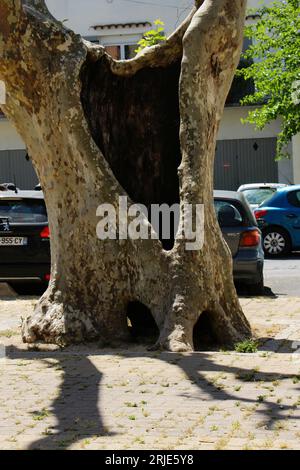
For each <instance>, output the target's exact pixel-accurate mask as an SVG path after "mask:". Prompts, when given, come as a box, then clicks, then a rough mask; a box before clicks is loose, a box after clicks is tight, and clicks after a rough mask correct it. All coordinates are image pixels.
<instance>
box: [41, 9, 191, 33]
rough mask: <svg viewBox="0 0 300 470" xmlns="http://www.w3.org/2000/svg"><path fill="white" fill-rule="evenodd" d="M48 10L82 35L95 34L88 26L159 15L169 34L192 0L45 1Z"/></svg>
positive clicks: (150, 20) (142, 20)
mask: <svg viewBox="0 0 300 470" xmlns="http://www.w3.org/2000/svg"><path fill="white" fill-rule="evenodd" d="M46 3H47V6H48V8H49V10H50V11H51V13H52V14H53V15H54V16H55V17H56V18H58V19H60V20H65V19H67V20H68V21H66V23H65V24H66V26H68V27H69V28H71V29H73V30H74V31H75V32H77V33H79V34H81V35H82V36H92V35H95V31H94V30H93V29H91V26H93V25H95V24H112V23H126V22H131V23H134V22H145V21H149V22H150V23H153V21H154V20H155V19H157V18H160V19H161V20H163V21H164V22H165V25H166V31H167V32H168V33H171V32H172V31H173V30H174V29H175V28H176V27H177V26H178V25H179V24H180V23H181V21H182V20H183V19H184V17H185V16H187V15H188V13H189V11H190V10H191V8H192V6H193V4H194V2H193V0H139V1H138V2H136V1H133V0H46Z"/></svg>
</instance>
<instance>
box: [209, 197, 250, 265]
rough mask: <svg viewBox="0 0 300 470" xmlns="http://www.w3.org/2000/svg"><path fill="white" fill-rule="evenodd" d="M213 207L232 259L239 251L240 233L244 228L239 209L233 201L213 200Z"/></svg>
mask: <svg viewBox="0 0 300 470" xmlns="http://www.w3.org/2000/svg"><path fill="white" fill-rule="evenodd" d="M214 205H215V210H216V214H217V218H218V222H219V225H220V228H221V230H222V234H223V237H224V238H225V240H226V242H227V244H228V246H229V248H230V250H231V253H232V256H233V258H234V257H235V256H236V254H237V252H238V250H239V245H240V239H241V232H242V231H243V228H244V225H243V214H242V212H241V208H240V207H239V205H238V203H237V202H236V201H233V200H224V199H215V200H214Z"/></svg>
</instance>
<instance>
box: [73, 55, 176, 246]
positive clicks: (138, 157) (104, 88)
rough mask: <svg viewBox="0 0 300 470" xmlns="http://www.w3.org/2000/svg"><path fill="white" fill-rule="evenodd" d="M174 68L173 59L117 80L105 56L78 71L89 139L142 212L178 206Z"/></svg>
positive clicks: (168, 242)
mask: <svg viewBox="0 0 300 470" xmlns="http://www.w3.org/2000/svg"><path fill="white" fill-rule="evenodd" d="M180 59H181V58H180ZM180 70H181V60H178V61H177V62H176V63H174V64H171V65H169V66H166V67H155V66H153V67H151V68H150V67H149V68H145V69H142V70H140V71H138V72H137V73H135V74H134V75H132V76H119V75H115V74H114V73H112V72H111V70H110V66H109V63H108V61H107V58H106V56H103V57H102V58H101V59H100V60H98V61H97V62H92V61H87V62H86V64H85V65H84V67H83V69H82V74H81V79H82V93H81V101H82V105H83V109H84V112H85V116H86V119H87V122H88V124H89V128H90V131H91V134H92V137H93V139H94V141H95V143H96V144H97V146H98V148H99V149H100V150H101V152H102V154H103V156H104V157H105V159H106V160H107V162H108V163H109V165H110V167H111V169H112V171H113V173H114V175H115V177H116V178H117V180H118V181H119V183H120V184H121V186H122V187H123V188H124V189H125V191H126V192H127V194H128V195H129V196H130V198H131V199H132V200H133V201H134V202H135V203H140V204H144V205H145V206H146V207H147V208H148V211H149V210H150V205H151V204H163V203H166V204H168V205H169V206H171V205H173V204H175V203H179V178H178V173H177V169H178V167H179V165H180V163H181V150H180V140H179V128H180V112H179V77H180ZM149 220H150V222H151V217H150V215H149ZM176 231H177V227H176V228H175V233H174V230H171V235H170V238H169V239H167V240H162V237H161V234H160V239H161V241H162V244H163V247H164V248H165V249H166V250H170V249H172V248H173V245H174V238H175V235H176Z"/></svg>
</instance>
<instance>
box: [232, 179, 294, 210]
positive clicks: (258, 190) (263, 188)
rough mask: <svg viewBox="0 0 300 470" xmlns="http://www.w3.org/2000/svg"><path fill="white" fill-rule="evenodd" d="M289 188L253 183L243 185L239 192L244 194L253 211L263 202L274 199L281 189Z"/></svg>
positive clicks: (275, 184)
mask: <svg viewBox="0 0 300 470" xmlns="http://www.w3.org/2000/svg"><path fill="white" fill-rule="evenodd" d="M286 186H288V185H287V184H281V183H252V184H243V185H242V186H240V187H239V189H238V192H241V193H243V194H244V196H245V198H246V199H247V201H248V203H249V204H250V207H251V209H252V210H255V209H257V208H258V207H259V206H260V205H261V204H262V203H263V202H265V201H266V200H267V199H269V198H270V197H272V196H273V195H274V193H276V191H277V190H278V189H280V188H284V187H286Z"/></svg>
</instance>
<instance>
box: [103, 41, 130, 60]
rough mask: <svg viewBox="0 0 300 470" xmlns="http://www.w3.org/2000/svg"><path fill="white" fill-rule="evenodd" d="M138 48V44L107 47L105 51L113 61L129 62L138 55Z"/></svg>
mask: <svg viewBox="0 0 300 470" xmlns="http://www.w3.org/2000/svg"><path fill="white" fill-rule="evenodd" d="M137 47H138V46H137V44H119V45H107V46H105V50H106V52H107V53H108V54H109V55H110V56H112V58H113V59H116V60H128V59H133V57H134V56H135V55H136V52H135V51H136V49H137Z"/></svg>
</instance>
